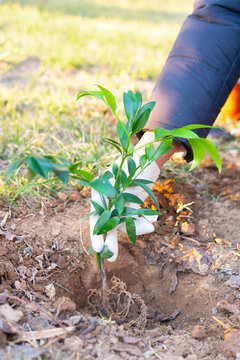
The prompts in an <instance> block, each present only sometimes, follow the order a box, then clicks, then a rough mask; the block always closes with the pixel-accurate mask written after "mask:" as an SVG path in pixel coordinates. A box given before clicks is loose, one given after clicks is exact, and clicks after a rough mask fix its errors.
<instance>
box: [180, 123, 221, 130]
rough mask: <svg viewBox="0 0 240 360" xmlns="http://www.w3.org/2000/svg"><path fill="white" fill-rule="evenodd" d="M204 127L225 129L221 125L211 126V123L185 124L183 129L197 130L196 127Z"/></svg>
mask: <svg viewBox="0 0 240 360" xmlns="http://www.w3.org/2000/svg"><path fill="white" fill-rule="evenodd" d="M202 128H211V129H219V130H223V128H221V127H220V126H210V125H200V124H195V125H194V124H192V125H186V126H183V127H182V128H181V129H186V130H195V129H202Z"/></svg>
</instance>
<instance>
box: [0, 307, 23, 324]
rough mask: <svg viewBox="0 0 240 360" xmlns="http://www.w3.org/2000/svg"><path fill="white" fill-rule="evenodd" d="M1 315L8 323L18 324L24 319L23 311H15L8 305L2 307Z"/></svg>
mask: <svg viewBox="0 0 240 360" xmlns="http://www.w3.org/2000/svg"><path fill="white" fill-rule="evenodd" d="M0 314H1V315H2V316H4V318H5V319H6V320H8V321H10V322H11V321H15V322H18V321H19V320H21V319H22V317H23V312H22V311H21V310H15V309H13V308H12V307H11V306H9V305H8V304H4V305H1V306H0Z"/></svg>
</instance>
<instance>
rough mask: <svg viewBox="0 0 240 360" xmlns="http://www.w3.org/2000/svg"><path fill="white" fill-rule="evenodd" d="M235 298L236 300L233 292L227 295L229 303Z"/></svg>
mask: <svg viewBox="0 0 240 360" xmlns="http://www.w3.org/2000/svg"><path fill="white" fill-rule="evenodd" d="M235 300H236V297H235V295H234V294H230V295H229V296H228V297H227V302H229V304H233V303H234V301H235Z"/></svg>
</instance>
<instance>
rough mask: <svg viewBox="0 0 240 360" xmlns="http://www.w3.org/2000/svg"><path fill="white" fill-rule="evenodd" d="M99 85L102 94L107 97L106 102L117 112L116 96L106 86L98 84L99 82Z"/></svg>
mask: <svg viewBox="0 0 240 360" xmlns="http://www.w3.org/2000/svg"><path fill="white" fill-rule="evenodd" d="M97 87H98V88H99V89H100V90H102V94H103V96H104V97H105V100H106V103H107V104H108V105H109V107H110V109H111V110H112V112H113V113H115V111H116V108H117V104H116V100H115V97H114V96H113V94H112V93H111V91H109V90H107V89H106V88H104V87H103V86H101V85H98V84H97Z"/></svg>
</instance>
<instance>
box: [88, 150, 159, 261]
mask: <svg viewBox="0 0 240 360" xmlns="http://www.w3.org/2000/svg"><path fill="white" fill-rule="evenodd" d="M138 145H139V143H138ZM144 153H145V151H144V149H140V150H138V151H137V152H135V153H134V155H133V160H134V161H135V163H136V165H137V166H138V164H139V159H140V156H141V155H143V154H144ZM120 161H121V159H118V160H117V161H116V163H117V164H118V165H119V164H120ZM109 170H110V171H111V170H112V169H111V166H110V168H109ZM123 170H124V171H125V173H126V174H127V175H128V174H129V173H128V167H127V163H124V165H123ZM159 174H160V169H159V167H158V166H157V164H156V163H155V162H153V163H152V164H151V165H149V166H148V167H147V168H146V169H145V170H144V171H143V172H141V174H140V175H139V178H141V179H145V180H149V181H152V182H153V183H152V184H148V185H147V186H148V187H149V188H150V189H152V188H153V186H154V183H155V182H156V180H157V179H158V177H159ZM111 180H112V183H113V181H114V180H113V179H110V180H109V181H110V182H111ZM125 191H126V192H128V193H131V194H134V195H136V196H138V197H139V198H140V199H141V200H142V201H144V200H145V199H146V198H147V196H148V194H147V193H146V191H144V190H143V189H142V188H141V187H140V186H136V187H129V188H127V189H126V190H125ZM92 200H93V201H95V202H96V203H98V204H100V205H101V206H102V200H101V198H100V195H99V193H98V192H97V191H96V190H94V189H92ZM105 200H106V202H107V198H105ZM126 206H129V207H134V208H136V209H138V208H139V207H140V206H139V205H138V204H133V203H126ZM93 210H94V207H93V205H91V211H93ZM98 218H99V215H93V216H91V217H90V234H91V241H92V246H93V249H94V250H95V251H96V252H101V250H102V248H103V246H104V245H107V246H108V248H109V249H110V250H111V251H112V252H113V253H114V255H113V256H112V257H111V258H109V259H108V261H110V262H112V261H115V260H116V258H117V256H118V240H117V230H119V231H121V232H122V233H125V234H126V233H127V231H126V224H125V223H122V224H119V225H118V226H117V227H116V228H114V229H113V230H111V231H109V232H108V233H107V234H106V238H105V242H104V237H103V235H93V229H94V226H95V224H96V222H97V220H98ZM156 220H157V215H154V216H144V217H143V216H141V217H138V218H137V220H136V221H135V227H136V235H143V234H148V233H151V232H153V231H154V226H153V224H152V223H153V222H155V221H156Z"/></svg>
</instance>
